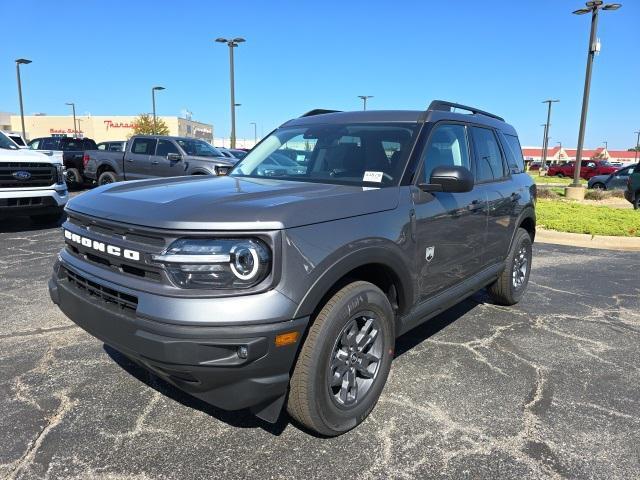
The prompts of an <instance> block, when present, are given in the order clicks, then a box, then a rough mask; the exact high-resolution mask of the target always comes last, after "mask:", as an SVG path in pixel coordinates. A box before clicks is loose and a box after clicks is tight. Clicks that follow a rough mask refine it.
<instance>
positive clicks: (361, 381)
mask: <svg viewBox="0 0 640 480" xmlns="http://www.w3.org/2000/svg"><path fill="white" fill-rule="evenodd" d="M394 344H395V328H394V316H393V310H392V308H391V304H390V303H389V300H388V299H387V297H386V296H385V294H384V293H383V292H382V291H381V290H380V289H379V288H378V287H376V286H375V285H373V284H371V283H368V282H362V281H356V282H353V283H350V284H349V285H347V286H346V287H344V288H342V289H341V290H339V291H338V292H337V293H336V294H335V295H334V296H333V297H331V299H330V300H329V301H328V302H327V303H326V304H325V305H324V307H323V308H322V310H321V311H320V313H319V314H318V315H317V317H316V318H315V321H314V322H313V325H312V326H311V328H310V330H309V334H308V335H307V339H306V340H305V342H304V344H303V346H302V349H301V351H300V355H299V356H298V360H297V362H296V365H295V367H294V370H293V375H292V376H291V388H290V391H289V400H288V403H287V411H288V412H289V414H290V415H291V416H292V417H293V418H295V419H296V420H297V421H298V422H300V423H301V424H303V425H304V426H305V427H307V428H309V429H311V430H315V431H316V432H318V433H320V434H322V435H326V436H335V435H340V434H342V433H344V432H346V431H348V430H351V429H352V428H354V427H355V426H356V425H358V424H360V423H361V422H362V421H363V420H364V419H365V418H367V416H368V415H369V413H371V411H372V410H373V407H374V406H375V405H376V403H377V401H378V398H379V397H380V394H381V393H382V389H383V387H384V384H385V383H386V381H387V376H388V375H389V370H390V369H391V360H392V359H393V350H394Z"/></svg>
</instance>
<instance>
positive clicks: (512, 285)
mask: <svg viewBox="0 0 640 480" xmlns="http://www.w3.org/2000/svg"><path fill="white" fill-rule="evenodd" d="M531 257H532V245H531V237H530V236H529V232H527V231H526V230H525V229H524V228H518V230H517V232H516V235H515V237H514V239H513V244H512V245H511V250H510V251H509V255H507V259H506V262H505V263H506V265H505V269H504V271H503V272H502V273H501V274H500V276H499V277H498V279H497V280H496V281H495V282H493V283H492V284H491V285H490V286H489V294H490V295H491V297H492V298H493V300H494V301H495V302H496V303H497V304H499V305H514V304H516V303H518V302H519V301H520V299H521V298H522V295H524V292H525V290H526V289H527V284H528V283H529V274H530V273H531Z"/></svg>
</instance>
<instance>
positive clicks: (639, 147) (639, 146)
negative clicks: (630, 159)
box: [633, 130, 640, 163]
mask: <svg viewBox="0 0 640 480" xmlns="http://www.w3.org/2000/svg"><path fill="white" fill-rule="evenodd" d="M633 133H635V134H636V135H638V137H637V139H636V154H635V155H634V159H635V163H638V150H640V130H638V131H637V132H633Z"/></svg>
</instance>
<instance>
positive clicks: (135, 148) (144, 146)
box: [131, 138, 156, 155]
mask: <svg viewBox="0 0 640 480" xmlns="http://www.w3.org/2000/svg"><path fill="white" fill-rule="evenodd" d="M155 149H156V140H155V138H136V139H135V140H134V141H133V145H132V146H131V153H135V154H138V155H153V154H154V152H155Z"/></svg>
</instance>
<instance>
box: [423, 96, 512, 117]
mask: <svg viewBox="0 0 640 480" xmlns="http://www.w3.org/2000/svg"><path fill="white" fill-rule="evenodd" d="M453 108H459V109H460V110H466V111H468V112H471V113H475V114H478V115H484V116H485V117H491V118H495V119H496V120H500V121H501V122H504V118H502V117H499V116H498V115H494V114H493V113H489V112H485V111H484V110H480V109H479V108H475V107H469V106H467V105H461V104H459V103H453V102H447V101H445V100H434V101H433V102H431V103H430V104H429V108H428V110H441V111H445V112H450V111H451V110H452V109H453Z"/></svg>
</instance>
